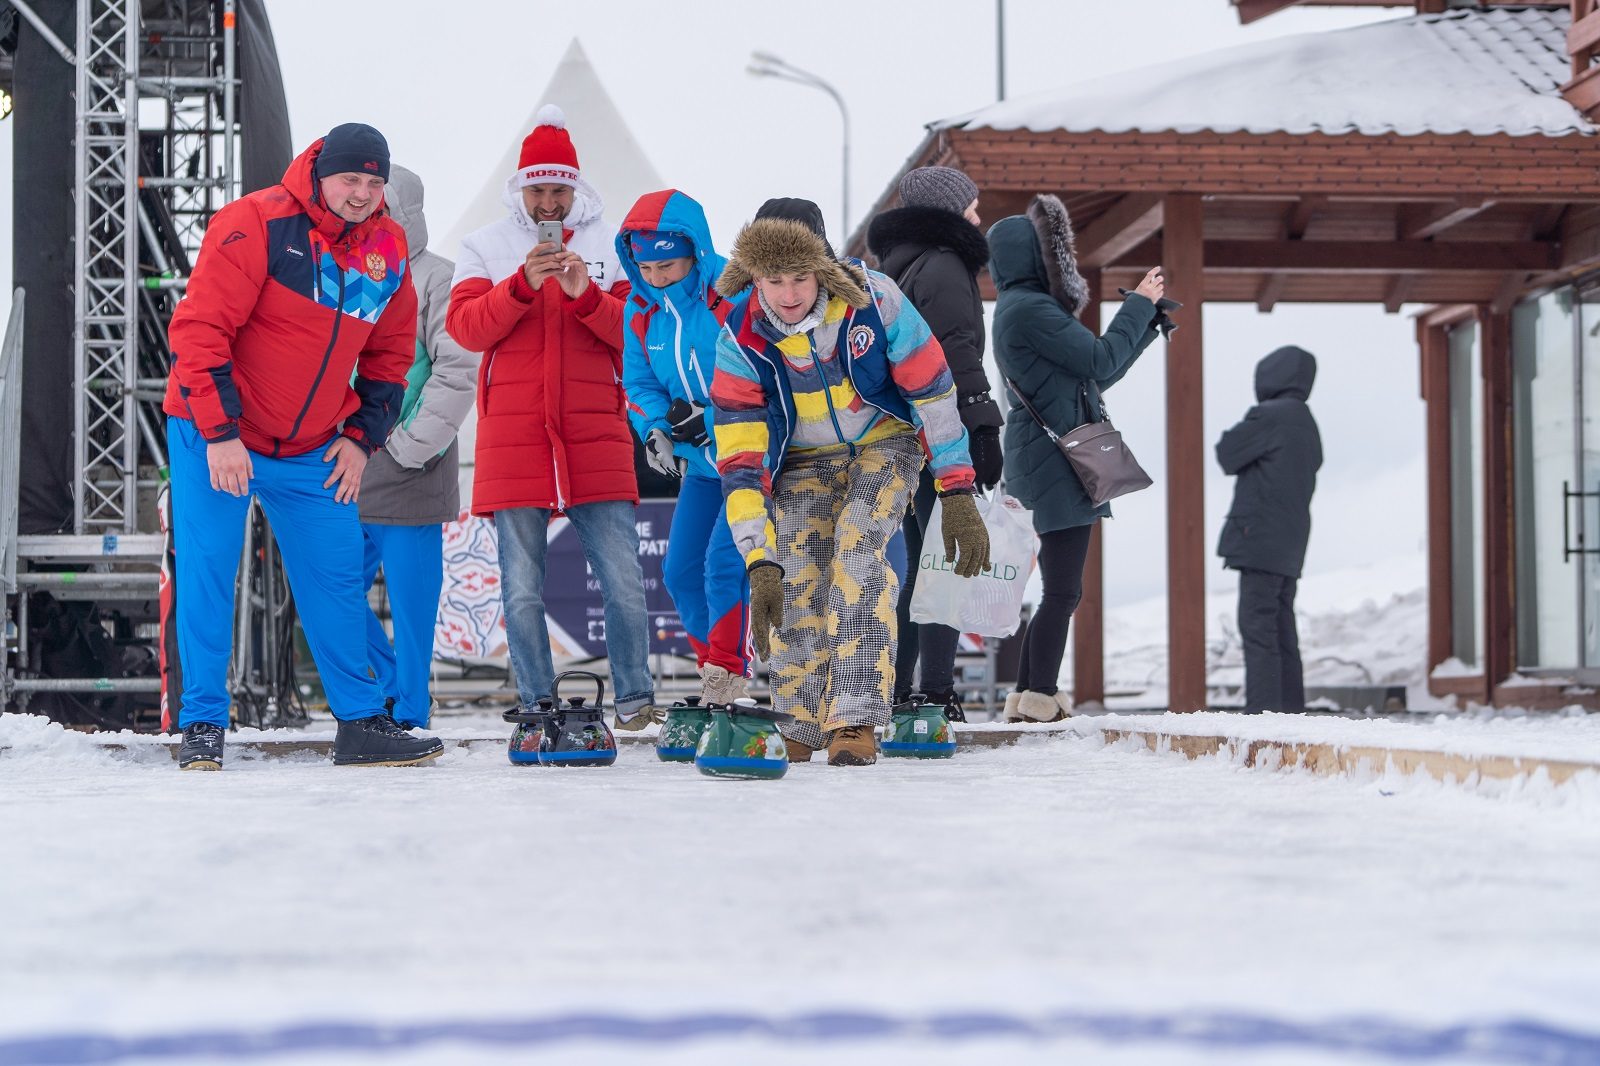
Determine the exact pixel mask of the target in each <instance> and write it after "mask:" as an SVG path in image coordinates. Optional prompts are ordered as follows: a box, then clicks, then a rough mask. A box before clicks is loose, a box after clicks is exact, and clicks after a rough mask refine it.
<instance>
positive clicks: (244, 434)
mask: <svg viewBox="0 0 1600 1066" xmlns="http://www.w3.org/2000/svg"><path fill="white" fill-rule="evenodd" d="M388 177H389V146H388V143H387V142H386V141H385V140H384V139H383V135H382V134H381V133H379V132H378V131H377V130H375V129H373V128H372V127H371V126H366V125H362V124H361V123H356V122H349V123H345V124H344V125H342V126H337V127H335V128H334V129H333V130H332V132H330V133H329V134H328V136H327V137H325V138H323V139H322V140H319V141H317V142H316V143H315V144H313V145H312V146H311V147H310V148H307V149H306V150H305V151H304V152H302V153H301V154H300V156H299V157H298V158H297V159H295V161H294V162H293V163H291V164H290V165H289V170H288V172H287V173H285V174H284V176H283V181H282V183H280V184H278V185H274V186H273V187H272V188H270V189H263V190H261V191H260V192H256V193H251V194H250V195H249V196H246V197H244V198H242V199H239V200H235V201H234V202H233V203H231V204H229V205H227V206H226V207H224V208H223V209H222V210H221V211H218V212H217V214H216V216H215V217H213V218H212V220H211V224H210V226H209V227H208V228H207V229H206V236H205V241H204V243H203V244H202V245H201V247H200V255H199V258H198V259H197V260H196V261H195V268H194V273H193V275H192V276H191V277H190V278H189V286H188V289H187V291H186V294H185V296H184V299H183V301H182V302H181V303H179V304H178V309H177V311H176V312H174V314H173V316H172V324H171V326H170V327H169V328H168V331H167V335H168V340H169V342H170V344H171V347H172V374H171V376H170V377H169V378H168V381H167V394H166V399H165V402H164V403H163V405H162V406H163V409H164V410H165V411H166V413H167V416H168V418H167V446H168V451H169V461H170V464H171V476H172V520H173V536H174V539H175V546H176V552H177V570H178V578H177V584H178V602H177V624H178V656H179V659H180V661H181V663H182V666H183V694H182V708H181V710H180V712H179V719H178V724H179V725H180V726H181V727H182V728H183V744H182V746H181V747H180V749H179V757H178V765H179V766H180V767H181V768H182V769H185V770H219V769H221V768H222V749H223V737H224V731H225V730H226V729H227V727H228V710H229V705H230V697H229V693H228V686H227V680H228V659H229V655H230V651H231V644H232V639H231V638H232V636H233V627H232V625H231V623H230V622H229V619H231V618H232V617H233V597H234V582H235V580H236V578H237V574H238V568H239V555H240V552H241V551H242V550H243V547H244V522H245V516H246V515H247V513H248V512H249V509H250V498H251V496H255V497H257V498H258V499H259V500H260V501H261V506H262V509H263V510H265V511H266V514H267V518H268V520H269V521H270V522H271V523H272V531H273V534H274V535H275V536H276V538H277V542H278V547H279V549H280V550H281V551H282V553H283V563H284V568H285V569H286V571H287V572H288V576H289V584H290V587H291V588H292V589H293V590H294V599H295V607H296V609H297V611H298V612H299V615H300V620H301V622H302V624H303V625H304V626H305V632H306V641H307V643H309V644H310V645H311V654H312V656H313V657H314V658H315V659H316V663H317V671H318V673H319V674H320V676H321V678H322V685H323V689H324V690H325V691H326V692H327V694H328V707H329V709H330V710H331V711H332V712H333V715H334V717H335V718H337V719H338V720H339V731H338V736H337V738H336V739H335V741H334V746H333V761H334V762H335V763H336V764H339V765H351V764H384V765H397V764H400V763H412V762H422V761H424V760H427V759H431V758H433V757H434V756H436V755H438V754H439V753H440V751H441V750H443V746H442V745H441V744H440V742H439V741H438V740H437V739H436V738H433V737H420V736H414V735H413V734H411V733H410V732H408V731H406V730H405V729H403V728H401V727H400V726H399V725H398V724H397V723H396V722H395V720H394V719H393V718H391V717H390V716H389V715H388V714H387V713H386V712H385V710H384V702H383V701H384V693H383V691H382V690H381V689H380V688H379V687H378V684H377V682H376V681H374V680H373V677H372V673H371V671H370V670H369V669H368V667H367V643H366V610H367V605H366V590H365V588H364V585H363V582H362V539H361V518H360V515H359V513H358V512H357V510H356V507H355V501H356V496H357V494H358V493H359V491H360V488H361V473H362V470H363V469H364V468H365V467H366V464H367V456H369V455H370V454H371V453H372V451H373V449H375V448H377V447H379V446H380V445H382V444H383V442H384V440H385V439H386V438H387V437H388V435H389V430H390V428H391V427H393V425H394V422H395V419H396V417H398V415H399V413H400V401H401V398H402V397H403V395H404V393H405V378H406V371H407V370H409V369H410V367H411V363H412V359H413V358H414V356H415V354H416V344H417V294H416V290H415V289H414V288H413V287H412V284H411V273H410V269H409V266H410V263H409V260H408V253H407V249H406V236H405V231H404V230H403V229H401V228H400V226H399V224H398V223H396V222H394V221H393V220H392V219H390V218H389V217H388V216H387V214H385V212H384V210H383V188H384V184H385V182H386V181H387V180H388Z"/></svg>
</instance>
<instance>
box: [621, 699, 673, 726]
mask: <svg viewBox="0 0 1600 1066" xmlns="http://www.w3.org/2000/svg"><path fill="white" fill-rule="evenodd" d="M666 717H667V712H665V711H663V710H662V709H661V708H660V707H657V706H655V705H654V704H651V703H647V704H645V705H644V706H643V707H640V708H639V709H638V710H637V711H635V712H633V715H632V716H631V717H629V718H626V719H625V718H623V717H622V715H621V714H618V715H615V716H614V717H613V718H612V721H611V728H613V729H621V730H624V731H626V732H629V733H637V732H639V730H641V729H644V728H645V727H647V726H652V725H660V724H661V723H662V722H663V721H665V720H666Z"/></svg>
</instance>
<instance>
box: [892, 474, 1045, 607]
mask: <svg viewBox="0 0 1600 1066" xmlns="http://www.w3.org/2000/svg"><path fill="white" fill-rule="evenodd" d="M977 504H978V514H979V515H981V516H982V517H983V524H984V526H985V527H987V528H988V530H989V565H988V566H987V567H986V568H985V569H984V571H983V573H981V574H979V575H978V576H977V577H973V578H965V577H957V576H956V574H955V565H954V564H953V563H950V562H946V561H945V557H944V531H943V523H942V522H941V518H942V516H943V514H944V509H943V501H942V500H935V501H934V503H933V514H932V515H931V516H930V517H929V519H928V531H927V533H926V534H924V535H923V538H922V555H921V557H920V558H918V559H916V560H915V563H916V566H917V587H916V590H915V591H914V592H912V594H911V620H912V621H913V622H937V623H939V624H940V625H947V626H950V627H952V628H953V629H957V630H959V631H961V632H962V633H976V634H978V635H979V636H984V637H1009V636H1010V635H1011V634H1013V633H1015V632H1016V631H1017V627H1018V626H1020V625H1021V624H1022V599H1023V593H1024V591H1025V590H1026V589H1027V586H1028V578H1029V577H1031V576H1032V575H1033V567H1034V564H1035V562H1037V561H1038V558H1039V537H1038V535H1037V534H1035V533H1034V531H1033V515H1032V513H1031V512H1029V511H1028V510H1027V508H1025V507H1023V506H1022V504H1020V503H1018V502H1017V500H1016V498H1015V497H1012V496H1006V495H1003V494H1001V493H999V492H996V493H994V494H993V495H992V496H987V497H986V496H983V495H979V496H978V497H977Z"/></svg>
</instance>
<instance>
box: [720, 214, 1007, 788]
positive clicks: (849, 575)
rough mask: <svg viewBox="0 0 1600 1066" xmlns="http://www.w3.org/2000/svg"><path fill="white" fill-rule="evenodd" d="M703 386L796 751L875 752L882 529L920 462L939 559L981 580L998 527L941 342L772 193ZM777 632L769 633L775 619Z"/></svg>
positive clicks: (755, 629) (727, 278) (748, 239)
mask: <svg viewBox="0 0 1600 1066" xmlns="http://www.w3.org/2000/svg"><path fill="white" fill-rule="evenodd" d="M751 288H753V289H754V292H753V294H752V295H751V296H750V297H749V298H748V299H747V301H746V302H745V303H744V304H742V305H741V306H740V307H738V308H737V309H735V310H734V312H733V313H732V314H731V315H729V317H728V320H727V322H726V324H725V325H724V326H723V330H722V335H721V338H720V339H719V340H718V342H717V370H716V376H715V378H714V379H713V381H712V384H711V400H712V404H713V406H714V409H715V426H716V442H717V458H718V461H717V466H718V470H719V472H720V473H721V475H722V485H723V495H724V497H725V499H726V501H727V510H728V524H729V526H730V527H731V528H732V530H733V539H734V543H735V544H736V545H737V546H738V549H739V551H740V553H741V554H742V555H743V558H744V562H745V566H746V570H747V572H748V575H749V581H750V635H751V640H752V642H753V643H754V645H755V648H756V651H757V652H758V653H759V654H760V655H761V656H762V657H763V658H767V659H769V660H770V662H771V666H772V700H773V706H774V708H775V709H777V710H779V711H783V712H786V713H789V714H793V715H794V716H795V720H794V722H793V723H792V724H789V725H786V726H784V727H783V733H784V737H785V739H786V740H787V741H788V748H789V757H790V759H791V760H793V761H805V760H808V759H810V757H811V755H812V754H813V753H814V752H816V751H818V750H820V749H823V748H826V749H827V752H828V762H829V764H830V765H835V766H859V765H865V764H868V763H872V762H875V761H876V760H877V753H878V748H877V736H876V731H877V729H878V728H879V727H881V726H884V725H887V724H888V721H889V710H890V705H889V700H890V697H891V694H892V693H891V687H892V684H893V674H894V666H893V663H894V652H895V613H894V611H895V600H896V598H897V593H898V585H899V580H898V579H897V578H896V577H895V576H894V574H893V571H892V570H890V568H889V566H888V564H887V562H886V551H887V547H888V543H889V539H890V537H892V536H893V535H894V533H895V531H896V529H897V528H898V527H899V525H900V521H901V518H902V516H903V515H904V514H905V507H906V501H907V499H908V498H909V496H910V494H911V488H912V486H913V485H914V484H915V482H916V478H917V472H918V470H919V469H920V468H921V466H922V462H923V459H924V458H926V459H927V462H928V464H929V466H930V467H931V468H932V471H933V477H934V484H935V487H936V489H937V491H938V493H939V495H940V496H941V497H942V498H943V499H944V501H945V517H944V537H945V544H944V548H945V555H946V557H947V558H949V559H950V560H951V561H952V562H953V564H954V569H955V572H956V573H958V574H960V575H961V576H963V577H974V576H976V575H977V574H978V573H980V572H981V571H982V570H983V568H984V567H985V566H986V565H988V561H989V538H988V533H987V531H986V530H985V529H984V526H983V520H982V518H981V517H980V516H979V514H978V509H977V505H976V504H975V503H974V501H973V499H972V489H973V470H972V459H971V456H970V454H969V452H968V446H967V431H966V429H965V428H964V427H963V426H962V424H961V415H960V413H959V411H958V410H957V408H956V388H955V382H954V380H953V379H952V377H951V374H950V368H949V366H948V365H947V364H946V362H945V357H944V352H943V351H942V350H941V349H940V347H939V342H938V341H937V340H935V339H934V337H933V334H932V333H931V332H930V331H929V330H928V325H927V323H926V322H925V321H923V319H922V316H921V315H919V314H918V313H917V310H916V308H915V307H913V306H912V305H911V304H910V303H909V302H908V301H907V300H906V299H905V298H904V297H903V296H902V295H901V293H900V290H899V288H897V287H896V286H895V283H894V282H893V281H891V280H890V279H889V278H888V277H887V276H885V275H883V274H880V273H878V272H877V271H874V270H868V269H866V267H865V266H864V265H863V264H862V263H861V261H860V260H856V259H851V260H845V261H842V262H841V261H840V260H838V259H836V258H835V257H834V255H833V250H832V248H831V246H830V245H829V244H828V242H827V236H826V234H825V233H824V232H823V228H822V213H821V212H820V211H819V210H818V209H817V207H816V205H815V204H813V203H811V202H810V201H806V200H774V201H768V203H767V204H766V205H765V206H764V207H763V208H762V210H761V211H760V212H758V213H757V215H756V218H755V221H753V222H751V223H750V224H749V225H747V226H745V227H744V229H742V230H741V231H740V232H739V235H738V237H737V238H736V239H735V241H734V246H733V254H732V256H731V257H730V258H729V260H728V265H727V267H726V269H724V271H723V273H722V277H721V279H720V280H719V281H718V282H717V291H719V292H721V293H722V294H723V295H724V296H728V297H733V296H735V295H737V294H739V293H741V292H744V291H745V290H746V289H751ZM774 628H776V629H777V636H778V639H777V641H776V643H775V644H774V643H772V642H771V630H772V629H774Z"/></svg>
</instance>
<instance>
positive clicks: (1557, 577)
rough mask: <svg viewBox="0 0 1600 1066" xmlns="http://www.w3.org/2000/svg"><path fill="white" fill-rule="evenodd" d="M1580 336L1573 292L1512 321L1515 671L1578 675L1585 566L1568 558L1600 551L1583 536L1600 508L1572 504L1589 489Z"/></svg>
mask: <svg viewBox="0 0 1600 1066" xmlns="http://www.w3.org/2000/svg"><path fill="white" fill-rule="evenodd" d="M1574 328H1575V327H1574V300H1573V291H1572V290H1571V289H1560V290H1557V291H1555V292H1551V293H1547V294H1545V295H1544V296H1541V297H1539V298H1538V299H1536V300H1530V301H1528V302H1527V303H1524V304H1521V305H1520V306H1518V307H1517V308H1516V310H1515V311H1513V312H1512V316H1511V390H1512V393H1511V399H1512V423H1511V424H1512V427H1513V428H1512V446H1513V460H1514V462H1515V464H1516V465H1515V477H1514V478H1513V483H1514V485H1515V492H1516V523H1517V524H1516V552H1517V583H1516V589H1517V664H1518V665H1519V666H1520V667H1523V668H1526V669H1571V668H1573V667H1576V666H1578V665H1580V663H1581V661H1582V660H1581V659H1580V649H1579V636H1580V634H1581V633H1582V629H1583V627H1582V624H1581V621H1580V619H1581V615H1582V611H1583V608H1584V604H1583V602H1582V599H1583V597H1582V595H1581V590H1580V588H1579V585H1578V580H1577V577H1578V573H1579V569H1580V567H1582V566H1583V565H1584V561H1585V560H1586V559H1587V557H1586V556H1579V557H1574V556H1572V555H1571V554H1570V552H1569V551H1568V549H1569V548H1573V547H1577V546H1579V543H1580V541H1588V542H1590V543H1594V544H1595V546H1597V547H1600V543H1595V542H1596V541H1597V536H1596V535H1597V534H1600V530H1597V529H1595V528H1594V526H1593V523H1592V522H1591V523H1588V528H1585V520H1586V519H1592V518H1594V517H1595V516H1596V513H1597V508H1596V504H1597V503H1600V501H1596V500H1593V499H1584V498H1583V497H1578V498H1573V497H1571V496H1570V495H1569V493H1570V492H1571V491H1576V490H1578V489H1579V487H1580V482H1581V478H1580V476H1579V471H1578V469H1577V466H1578V463H1577V459H1578V456H1579V442H1578V426H1577V415H1578V408H1579V405H1580V397H1581V393H1580V388H1579V385H1580V383H1579V380H1578V369H1577V363H1576V361H1575V360H1574V358H1573V338H1574ZM1583 488H1584V491H1592V490H1593V489H1594V488H1595V486H1593V485H1588V486H1583Z"/></svg>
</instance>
